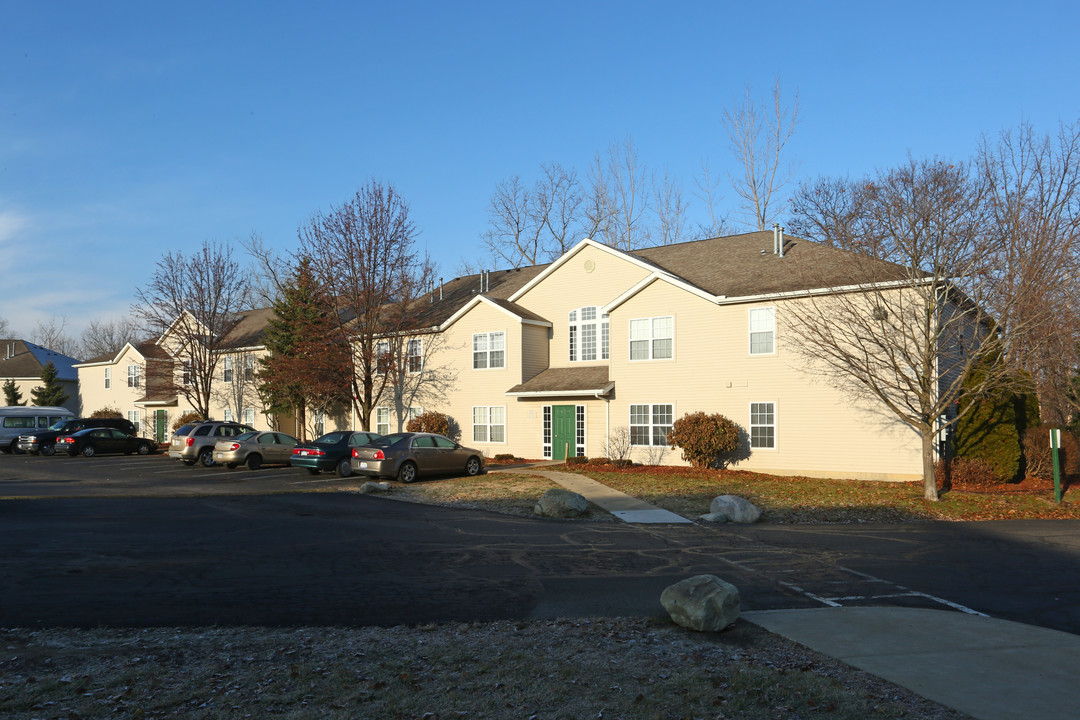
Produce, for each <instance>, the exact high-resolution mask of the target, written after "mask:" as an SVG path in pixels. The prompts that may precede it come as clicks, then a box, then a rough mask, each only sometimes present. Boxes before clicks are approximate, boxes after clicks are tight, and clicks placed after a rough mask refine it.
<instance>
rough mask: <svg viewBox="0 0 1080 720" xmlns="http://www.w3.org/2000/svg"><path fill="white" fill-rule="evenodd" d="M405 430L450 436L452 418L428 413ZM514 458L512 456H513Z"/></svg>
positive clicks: (436, 413)
mask: <svg viewBox="0 0 1080 720" xmlns="http://www.w3.org/2000/svg"><path fill="white" fill-rule="evenodd" d="M405 429H406V430H407V431H408V432H425V433H437V434H439V435H446V436H447V437H449V436H450V416H449V415H444V414H443V413H441V412H435V411H431V412H426V413H423V414H421V415H417V416H416V417H414V418H413V419H412V420H410V421H409V422H408V423H407V424H406V425H405ZM511 457H512V456H511Z"/></svg>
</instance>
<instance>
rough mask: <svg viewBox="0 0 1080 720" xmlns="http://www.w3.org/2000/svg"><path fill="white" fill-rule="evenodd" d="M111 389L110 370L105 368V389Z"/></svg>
mask: <svg viewBox="0 0 1080 720" xmlns="http://www.w3.org/2000/svg"><path fill="white" fill-rule="evenodd" d="M111 387H112V368H105V389H106V390H108V389H109V388H111Z"/></svg>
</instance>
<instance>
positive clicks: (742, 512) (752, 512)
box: [701, 495, 761, 525]
mask: <svg viewBox="0 0 1080 720" xmlns="http://www.w3.org/2000/svg"><path fill="white" fill-rule="evenodd" d="M701 519H702V520H704V521H706V522H733V523H744V524H747V525H750V524H753V523H756V522H757V521H758V520H760V519H761V510H760V509H759V508H758V506H757V505H754V503H752V502H750V501H749V500H747V499H746V498H741V497H739V496H738V495H720V496H719V497H715V498H713V501H712V505H710V506H709V514H708V515H702V516H701Z"/></svg>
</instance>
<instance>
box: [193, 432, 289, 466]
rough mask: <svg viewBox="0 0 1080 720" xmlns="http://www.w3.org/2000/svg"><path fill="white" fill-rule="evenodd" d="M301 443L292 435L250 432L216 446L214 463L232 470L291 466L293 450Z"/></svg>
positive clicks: (222, 441)
mask: <svg viewBox="0 0 1080 720" xmlns="http://www.w3.org/2000/svg"><path fill="white" fill-rule="evenodd" d="M298 442H300V441H299V440H297V439H296V438H294V437H293V436H292V435H286V434H285V433H279V432H249V433H244V434H243V435H237V436H236V437H234V438H231V439H229V440H218V441H217V443H216V444H215V445H214V462H215V463H217V464H220V465H224V466H225V467H227V468H229V469H230V470H232V469H233V468H235V467H236V466H237V465H247V466H248V469H249V470H258V469H259V468H260V467H262V466H263V465H265V464H267V463H271V464H273V463H283V464H285V465H288V464H289V458H291V457H292V449H293V448H294V447H295V446H296V443H298Z"/></svg>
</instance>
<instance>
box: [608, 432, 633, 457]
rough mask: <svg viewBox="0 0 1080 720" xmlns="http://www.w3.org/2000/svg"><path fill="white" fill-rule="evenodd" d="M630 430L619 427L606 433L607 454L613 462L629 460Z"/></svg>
mask: <svg viewBox="0 0 1080 720" xmlns="http://www.w3.org/2000/svg"><path fill="white" fill-rule="evenodd" d="M630 450H631V445H630V428H628V427H626V426H625V425H620V426H619V427H617V428H613V429H612V431H611V432H610V433H608V454H609V455H610V456H611V457H612V458H614V459H615V460H629V459H630Z"/></svg>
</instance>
